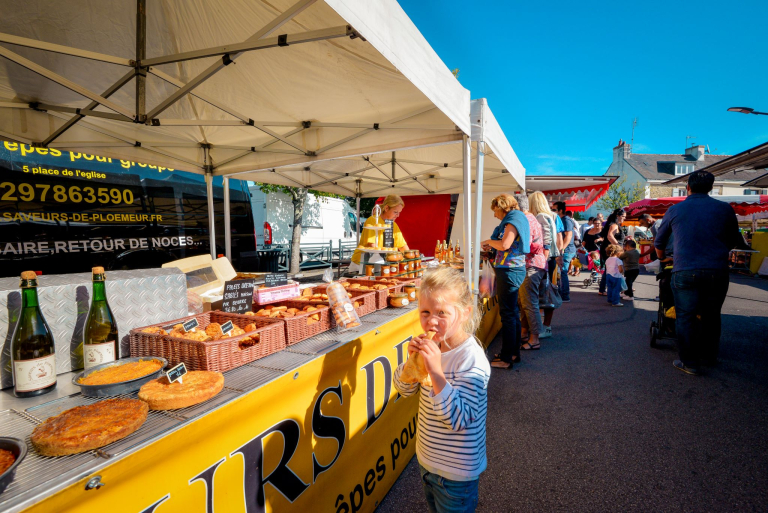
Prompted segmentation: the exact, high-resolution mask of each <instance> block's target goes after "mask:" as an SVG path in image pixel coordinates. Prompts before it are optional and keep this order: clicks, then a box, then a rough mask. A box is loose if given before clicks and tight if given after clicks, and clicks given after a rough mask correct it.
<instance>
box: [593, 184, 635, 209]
mask: <svg viewBox="0 0 768 513" xmlns="http://www.w3.org/2000/svg"><path fill="white" fill-rule="evenodd" d="M644 197H645V189H644V188H643V186H642V185H640V184H639V183H635V184H632V185H628V184H627V179H626V178H625V177H623V176H622V177H621V178H619V179H618V180H616V181H615V182H613V184H612V185H611V187H610V188H609V189H608V192H606V193H605V196H603V197H602V198H600V201H598V203H597V208H599V209H600V210H609V211H613V210H616V209H617V208H624V207H626V206H627V205H629V204H630V203H634V202H635V201H640V200H641V199H643V198H644Z"/></svg>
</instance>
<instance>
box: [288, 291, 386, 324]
mask: <svg viewBox="0 0 768 513" xmlns="http://www.w3.org/2000/svg"><path fill="white" fill-rule="evenodd" d="M323 290H325V289H323ZM347 292H349V293H350V294H351V295H352V298H351V300H352V302H353V303H354V302H355V301H357V302H358V303H360V306H359V307H357V308H355V311H356V312H357V316H358V317H362V316H364V315H368V314H370V313H373V312H375V311H376V294H375V292H378V291H376V290H370V291H367V290H348V291H347ZM294 302H296V303H301V304H302V305H304V306H306V305H313V306H316V305H318V304H320V305H325V306H328V300H327V299H312V298H309V297H304V298H298V299H295V300H294ZM334 326H335V324H334V322H333V316H331V327H334Z"/></svg>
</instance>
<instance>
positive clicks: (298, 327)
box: [247, 301, 331, 346]
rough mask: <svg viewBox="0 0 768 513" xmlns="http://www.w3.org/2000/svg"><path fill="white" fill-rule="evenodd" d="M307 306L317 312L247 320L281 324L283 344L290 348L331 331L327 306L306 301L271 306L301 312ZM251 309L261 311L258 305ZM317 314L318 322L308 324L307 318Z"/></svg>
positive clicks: (283, 302)
mask: <svg viewBox="0 0 768 513" xmlns="http://www.w3.org/2000/svg"><path fill="white" fill-rule="evenodd" d="M307 304H311V305H312V306H314V307H317V310H314V311H312V312H300V313H297V314H296V315H295V316H294V317H287V318H280V319H278V318H270V317H255V316H247V317H248V319H261V320H263V321H265V322H281V323H283V324H284V325H285V328H284V329H285V342H286V345H288V346H292V345H293V344H296V343H297V342H301V341H302V340H306V339H308V338H309V337H314V336H315V335H317V334H319V333H322V332H324V331H328V330H329V329H331V319H330V317H331V316H330V312H329V308H328V306H326V305H324V304H319V303H307V302H306V301H281V302H279V303H274V304H273V305H271V306H287V307H288V308H298V309H299V310H301V309H302V308H304V307H305V306H307ZM253 308H254V310H255V311H258V310H261V308H260V307H259V306H258V305H253ZM315 314H319V315H320V321H318V322H314V323H309V322H308V321H309V317H310V316H311V315H315Z"/></svg>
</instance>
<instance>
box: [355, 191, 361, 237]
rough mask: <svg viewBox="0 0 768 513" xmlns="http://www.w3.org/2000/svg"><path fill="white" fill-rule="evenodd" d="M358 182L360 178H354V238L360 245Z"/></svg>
mask: <svg viewBox="0 0 768 513" xmlns="http://www.w3.org/2000/svg"><path fill="white" fill-rule="evenodd" d="M360 182H362V180H361V179H359V178H358V179H357V180H355V191H356V194H355V206H356V211H355V240H356V241H357V245H358V246H359V245H360Z"/></svg>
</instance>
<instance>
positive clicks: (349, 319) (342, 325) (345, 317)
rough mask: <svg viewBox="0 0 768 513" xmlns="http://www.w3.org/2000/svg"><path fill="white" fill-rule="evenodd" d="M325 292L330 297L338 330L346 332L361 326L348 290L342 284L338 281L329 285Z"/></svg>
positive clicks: (329, 302)
mask: <svg viewBox="0 0 768 513" xmlns="http://www.w3.org/2000/svg"><path fill="white" fill-rule="evenodd" d="M325 292H326V294H327V295H328V304H329V305H330V307H331V314H332V315H333V318H334V319H335V320H336V326H337V327H338V329H340V330H345V329H349V328H355V327H357V326H360V317H358V316H357V312H356V311H355V306H354V305H353V304H352V300H351V299H349V295H348V294H347V289H345V288H344V286H343V285H342V284H341V283H339V282H337V281H334V282H331V283H329V284H328V287H327V288H326V289H325Z"/></svg>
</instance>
